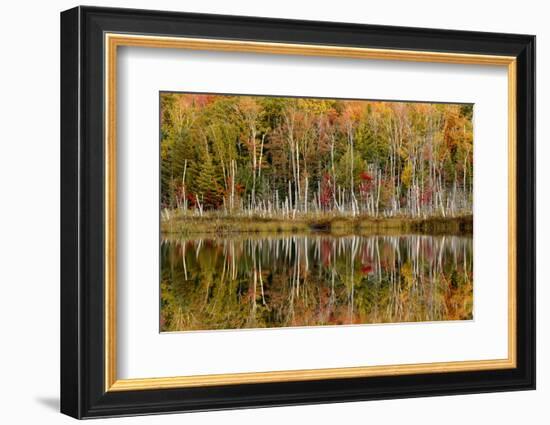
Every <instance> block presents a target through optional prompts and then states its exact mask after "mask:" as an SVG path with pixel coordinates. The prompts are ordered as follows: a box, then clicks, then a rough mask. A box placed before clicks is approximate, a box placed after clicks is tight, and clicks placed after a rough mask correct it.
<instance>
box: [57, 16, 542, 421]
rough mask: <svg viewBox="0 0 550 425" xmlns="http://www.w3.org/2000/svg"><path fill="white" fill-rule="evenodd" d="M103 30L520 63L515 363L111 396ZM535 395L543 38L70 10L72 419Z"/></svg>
mask: <svg viewBox="0 0 550 425" xmlns="http://www.w3.org/2000/svg"><path fill="white" fill-rule="evenodd" d="M105 32H118V33H139V34H154V35H165V36H178V37H179V36H185V37H200V38H215V39H232V40H257V41H265V42H276V43H299V44H300V43H302V44H303V43H307V44H320V45H331V46H348V47H349V46H352V47H369V48H383V49H400V50H422V51H433V52H450V53H474V54H484V55H507V56H515V57H516V58H517V169H516V171H517V311H516V315H517V338H516V341H517V351H516V352H517V367H516V368H514V369H503V370H483V371H471V372H449V373H429V374H416V375H402V376H383V377H369V378H346V379H326V380H314V381H296V382H272V383H259V384H246V385H226V386H213V387H212V386H210V387H192V388H173V389H157V390H142V391H118V392H106V391H105V385H104V379H105V378H104V376H105V374H104V370H105V360H104V353H105V342H104V332H105V326H104V313H105V311H104V309H105V306H104V297H105V293H104V286H103V282H104V270H105V264H104V261H105V260H104V249H105V240H104V232H103V231H102V230H103V229H104V226H105V218H104V207H105V201H104V178H105V164H104V155H105V152H104V145H103V143H102V140H103V137H104V114H103V112H104V105H105V99H104V92H103V87H104V84H105V81H104V79H105V77H104V70H103V64H104V62H103V61H104V59H103V58H104V48H105V46H104V38H103V37H104V33H105ZM503 213H505V212H503ZM534 388H535V37H534V36H531V35H517V34H498V33H480V32H467V31H451V30H433V29H420V28H405V27H390V26H374V25H357V24H347V23H345V24H344V23H332V22H331V23H329V22H313V21H295V20H283V19H265V18H255V17H241V16H220V15H203V14H191V13H176V12H162V11H146V10H132V9H111V8H96V7H76V8H74V9H70V10H67V11H65V12H62V13H61V412H62V413H65V414H67V415H70V416H73V417H75V418H93V417H106V416H121V415H137V414H153V413H164V412H188V411H204V410H218V409H234V408H245V407H262V406H281V405H299V404H315V403H329V402H345V401H355V400H375V399H387V398H404V397H419V396H436V395H451V394H467V393H483V392H494V391H512V390H529V389H534Z"/></svg>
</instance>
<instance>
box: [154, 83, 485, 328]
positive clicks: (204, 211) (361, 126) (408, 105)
mask: <svg viewBox="0 0 550 425" xmlns="http://www.w3.org/2000/svg"><path fill="white" fill-rule="evenodd" d="M159 97H160V99H159V102H160V117H159V120H160V123H159V126H160V149H159V151H160V170H161V171H160V174H161V177H160V180H161V181H160V200H159V205H160V210H159V217H160V230H161V240H160V298H161V299H160V318H159V320H160V331H161V332H181V331H197V330H222V329H223V330H228V329H246V328H281V327H305V326H334V325H367V324H380V323H403V322H434V321H457V320H472V319H473V306H474V297H473V293H474V291H473V287H474V277H473V258H474V256H473V208H472V207H473V190H474V183H475V182H474V170H473V164H474V161H473V153H474V136H473V135H474V128H473V127H474V126H473V119H474V109H475V107H474V105H473V104H451V103H427V102H413V101H399V102H398V101H383V100H366V99H365V100H363V99H329V98H310V97H280V96H263V95H261V96H260V95H257V96H251V95H239V94H212V93H179V92H160V93H159Z"/></svg>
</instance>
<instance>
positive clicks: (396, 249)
mask: <svg viewBox="0 0 550 425" xmlns="http://www.w3.org/2000/svg"><path fill="white" fill-rule="evenodd" d="M472 259H473V256H472V238H471V237H459V236H426V235H406V236H353V235H352V236H349V235H348V236H335V235H331V234H327V233H319V234H313V235H311V234H310V235H307V236H306V235H284V234H278V235H273V236H257V235H252V236H251V235H242V234H241V235H238V236H228V237H224V238H216V237H212V235H204V236H202V235H193V237H191V238H183V239H174V238H169V239H164V240H163V241H162V244H161V265H162V266H161V318H160V321H161V323H160V326H161V331H189V330H208V329H242V328H265V327H283V326H318V325H349V324H369V323H388V322H389V323H395V322H419V321H441V320H467V319H472V307H473V279H472V270H473V267H472Z"/></svg>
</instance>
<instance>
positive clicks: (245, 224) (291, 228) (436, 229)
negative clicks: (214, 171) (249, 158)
mask: <svg viewBox="0 0 550 425" xmlns="http://www.w3.org/2000/svg"><path fill="white" fill-rule="evenodd" d="M161 232H162V233H165V234H180V235H187V234H193V233H211V234H220V235H223V234H231V233H283V232H284V233H289V232H299V233H312V232H330V233H335V234H349V233H355V234H366V235H368V234H398V233H401V234H402V233H423V234H434V235H437V234H452V235H471V234H472V232H473V217H472V215H463V216H457V217H426V218H409V217H383V218H382V217H380V218H374V217H370V216H356V217H348V216H341V217H339V216H336V217H335V216H326V215H319V214H311V215H302V216H298V217H296V218H294V219H290V218H272V217H271V218H267V217H261V216H252V217H247V216H237V217H235V216H225V215H220V214H216V213H213V214H204V215H203V216H198V215H183V214H170V215H163V218H162V220H161Z"/></svg>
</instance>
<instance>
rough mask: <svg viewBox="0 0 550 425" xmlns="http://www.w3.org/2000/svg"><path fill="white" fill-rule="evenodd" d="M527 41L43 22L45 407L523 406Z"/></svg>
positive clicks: (527, 297) (530, 313)
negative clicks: (57, 33) (48, 338)
mask: <svg viewBox="0 0 550 425" xmlns="http://www.w3.org/2000/svg"><path fill="white" fill-rule="evenodd" d="M534 74H535V37H534V36H530V35H517V34H495V33H478V32H464V31H450V30H434V29H418V28H402V27H389V26H368V25H355V24H343V23H329V22H313V21H293V20H279V19H265V18H252V17H238V16H220V15H200V14H186V13H175V12H160V11H143V10H129V9H108V8H94V7H77V8H74V9H71V10H68V11H65V12H63V13H62V14H61V115H62V122H61V166H62V169H61V195H62V205H61V211H62V217H61V223H62V226H61V227H62V229H61V250H62V252H61V254H62V255H61V257H62V267H61V272H62V273H61V275H62V276H61V411H62V412H63V413H65V414H68V415H71V416H73V417H76V418H91V417H104V416H120V415H137V414H148V413H163V412H178V411H180V412H186V411H199V410H215V409H229V408H243V407H258V406H275V405H294V404H308V403H328V402H340V401H353V400H370V399H383V398H398V397H416V396H433V395H449V394H464V393H480V392H489V391H511V390H525V389H534V388H535V140H534V138H535V136H534V122H535V108H534V105H535V98H534V93H535V91H534V84H535V75H534Z"/></svg>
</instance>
